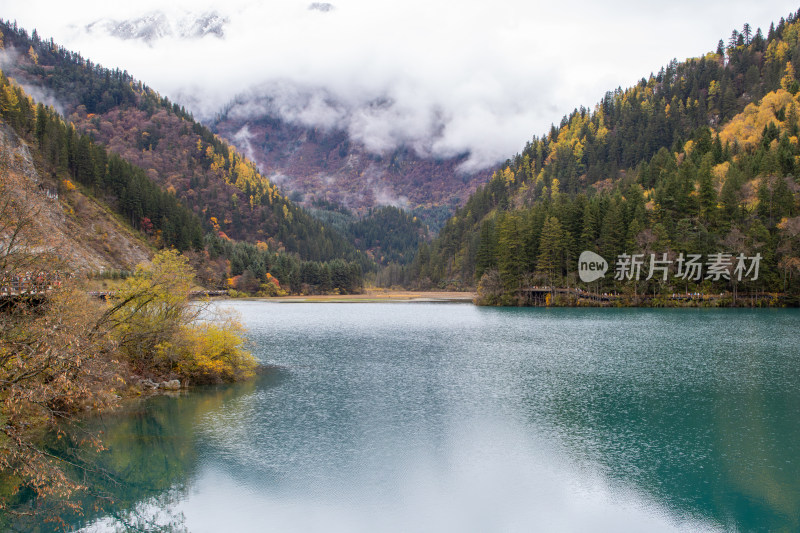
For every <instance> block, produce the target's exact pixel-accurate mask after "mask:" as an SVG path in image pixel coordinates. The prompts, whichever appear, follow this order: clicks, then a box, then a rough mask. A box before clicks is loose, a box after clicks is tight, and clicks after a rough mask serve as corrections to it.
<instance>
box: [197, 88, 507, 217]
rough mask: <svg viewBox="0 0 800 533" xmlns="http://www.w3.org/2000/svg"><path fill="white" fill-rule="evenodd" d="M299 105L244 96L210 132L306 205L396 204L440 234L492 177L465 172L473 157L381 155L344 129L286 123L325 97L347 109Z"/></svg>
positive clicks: (396, 150)
mask: <svg viewBox="0 0 800 533" xmlns="http://www.w3.org/2000/svg"><path fill="white" fill-rule="evenodd" d="M270 92H280V91H274V90H273V91H270ZM297 98H298V99H302V100H303V103H302V107H303V110H301V111H298V110H291V111H287V109H286V107H287V105H286V103H285V102H277V101H275V99H273V98H269V97H266V96H264V97H258V96H250V97H242V98H241V99H239V100H237V101H236V102H234V103H232V104H230V105H229V106H228V107H227V109H226V110H225V111H224V112H223V113H222V114H221V115H220V116H218V117H217V118H216V120H215V121H214V122H213V123H212V124H211V128H212V129H213V130H214V131H215V132H216V133H217V134H219V135H220V136H222V137H223V138H225V139H227V140H228V141H229V142H230V143H232V144H233V145H235V146H236V147H237V148H239V150H241V151H242V152H243V153H246V154H247V155H248V157H249V158H250V159H251V160H253V161H254V162H256V163H257V165H258V168H259V169H260V170H261V171H262V172H264V174H266V175H267V176H269V177H270V178H271V179H272V180H273V181H274V182H276V183H278V184H279V185H280V187H281V188H282V189H283V190H286V191H287V192H288V193H290V196H291V198H292V199H294V200H296V201H298V202H299V203H301V204H302V205H305V206H310V205H313V203H314V202H315V201H320V200H323V201H325V202H331V203H336V204H340V205H342V206H345V207H347V208H349V209H351V210H355V211H356V212H364V211H366V210H368V209H369V208H373V207H378V206H383V205H391V206H395V207H401V208H404V209H407V210H409V211H410V212H412V213H414V214H415V215H417V216H418V217H420V218H421V219H422V220H423V221H424V222H426V223H427V224H428V225H429V226H430V227H431V228H433V229H438V228H440V227H441V225H442V223H443V222H444V220H446V219H447V217H449V216H450V215H451V214H452V213H453V212H454V210H455V209H456V208H457V207H459V206H460V205H462V204H463V203H464V202H465V201H466V199H467V198H468V197H469V195H470V194H472V193H473V192H474V191H475V189H476V188H477V187H478V185H480V184H482V183H485V182H486V181H487V180H488V179H489V177H490V176H491V173H492V172H491V170H482V171H474V170H472V171H469V170H463V169H462V168H461V167H462V165H463V164H464V162H465V161H466V160H467V159H468V154H461V155H460V156H457V157H449V158H437V157H434V156H432V155H428V156H421V155H419V154H418V153H417V149H415V148H414V147H413V146H411V145H401V146H399V147H391V148H389V149H386V150H376V149H374V148H370V147H367V146H366V145H365V144H364V143H363V142H359V141H358V140H355V139H353V138H352V136H351V135H350V134H349V133H348V131H346V129H343V127H342V126H341V125H337V124H333V125H331V127H329V128H321V127H312V126H307V125H305V124H303V122H302V121H301V120H299V118H298V119H297V120H289V119H287V118H284V117H283V116H282V114H291V115H295V114H297V115H299V114H302V113H304V112H308V109H311V108H313V107H314V106H313V101H314V100H316V99H320V98H322V99H324V100H326V101H327V103H326V104H325V106H326V107H329V108H336V109H340V108H343V106H342V105H341V104H339V103H337V102H335V101H330V96H325V95H322V96H321V95H317V94H310V95H297ZM298 105H299V104H298ZM376 105H379V103H378V104H376ZM341 112H342V113H352V112H353V110H346V109H341Z"/></svg>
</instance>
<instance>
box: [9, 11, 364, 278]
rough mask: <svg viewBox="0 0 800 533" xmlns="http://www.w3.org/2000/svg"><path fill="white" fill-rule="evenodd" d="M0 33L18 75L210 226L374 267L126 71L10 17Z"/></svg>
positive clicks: (304, 253)
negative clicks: (46, 37)
mask: <svg viewBox="0 0 800 533" xmlns="http://www.w3.org/2000/svg"><path fill="white" fill-rule="evenodd" d="M0 32H2V44H3V48H4V50H3V57H2V67H3V70H4V72H5V73H6V74H7V75H8V76H9V77H12V78H14V79H15V80H16V81H17V82H18V83H20V84H21V85H22V86H23V87H24V88H25V89H26V90H27V92H28V93H30V94H33V95H35V96H36V97H37V99H38V100H40V101H42V102H45V103H51V104H53V105H55V106H56V108H57V109H59V110H61V111H63V114H64V115H65V117H66V118H67V119H68V120H69V122H71V123H72V124H74V125H75V127H76V129H77V131H78V132H81V133H84V134H86V135H87V136H89V137H90V138H92V139H94V140H95V141H97V142H98V143H99V144H101V145H103V146H105V147H108V149H109V151H110V152H112V153H115V154H117V155H119V156H121V157H122V158H124V159H125V160H127V161H129V162H130V163H132V164H134V165H135V166H137V167H140V168H142V169H145V171H146V173H147V175H148V177H149V178H150V179H151V180H152V181H153V182H154V183H156V184H157V185H159V186H160V187H161V188H162V189H164V190H166V191H168V192H170V194H173V195H174V196H175V197H176V198H177V199H178V200H180V202H181V203H183V204H184V205H186V206H188V207H189V208H190V209H191V210H192V212H193V213H194V214H195V215H196V216H197V217H198V218H199V219H200V220H201V221H202V224H203V229H204V230H205V231H207V232H213V233H214V234H216V235H220V236H222V237H223V238H231V239H236V240H243V241H249V242H251V243H257V242H263V243H264V244H265V245H266V246H267V247H268V248H269V249H270V250H272V251H274V252H284V251H285V252H291V253H297V254H299V256H300V257H301V258H302V259H306V260H314V261H325V260H330V259H335V258H344V259H348V260H359V261H362V262H363V263H364V264H365V265H366V264H367V263H368V262H367V261H366V260H365V259H364V258H363V254H360V253H359V252H358V251H357V250H356V249H355V247H354V246H353V245H352V243H349V242H348V241H347V240H346V239H344V238H343V237H342V236H341V235H339V234H338V233H336V232H335V231H331V230H330V229H328V228H325V227H324V226H323V225H322V224H321V223H320V222H318V221H317V220H315V219H314V218H312V217H311V216H310V215H309V214H308V213H307V212H306V211H305V210H303V209H302V208H300V207H298V206H297V205H296V204H295V203H293V202H291V201H290V200H288V198H286V197H285V196H284V195H283V194H282V193H281V191H280V190H279V189H278V188H277V187H276V186H275V184H273V183H272V182H270V181H269V180H268V179H267V178H265V177H264V176H263V175H261V173H260V172H259V171H258V169H257V168H256V166H255V164H254V163H253V162H251V161H250V160H248V159H247V158H246V157H244V156H243V155H242V154H240V153H239V152H237V151H236V150H235V149H234V147H232V146H231V145H229V144H228V143H226V142H225V141H224V140H222V139H220V138H219V137H217V136H215V135H214V134H213V133H212V132H211V131H210V130H209V129H208V128H206V127H205V126H203V125H202V124H200V123H198V122H196V121H195V120H194V119H193V118H192V116H191V115H190V114H189V113H187V112H186V111H185V110H184V109H183V108H181V107H180V106H178V105H177V104H173V103H171V102H170V101H169V100H168V99H167V98H163V97H161V96H160V95H159V94H158V93H156V92H155V91H154V90H152V89H151V88H149V87H147V86H146V85H144V84H143V83H142V82H140V81H137V80H134V79H133V78H132V77H131V76H130V75H129V74H128V73H127V72H124V71H120V70H118V69H116V70H109V69H106V68H103V67H101V66H99V65H96V64H94V63H92V62H91V61H90V60H87V59H84V58H83V57H81V56H80V55H79V54H76V53H74V52H70V51H69V50H66V49H65V48H63V47H60V46H58V45H56V44H55V43H54V42H53V41H52V40H49V41H44V40H42V39H41V38H40V37H39V36H38V34H37V33H36V31H34V32H33V33H32V34H31V36H28V35H27V33H26V32H25V31H24V30H23V29H20V28H18V27H17V26H16V24H9V23H7V22H2V23H0ZM92 164H93V165H97V164H99V162H98V161H92ZM134 222H135V223H136V224H138V223H139V222H136V221H134Z"/></svg>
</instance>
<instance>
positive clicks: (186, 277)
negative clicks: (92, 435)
mask: <svg viewBox="0 0 800 533" xmlns="http://www.w3.org/2000/svg"><path fill="white" fill-rule="evenodd" d="M193 286H194V272H193V270H192V268H191V267H190V266H189V263H188V260H187V259H186V258H185V257H184V256H182V255H180V254H179V253H178V252H176V251H174V250H167V251H162V252H160V253H158V254H156V256H155V257H154V258H153V261H152V263H150V264H141V265H139V266H137V268H136V271H135V272H134V274H133V276H131V277H130V278H128V279H127V280H126V281H125V283H124V284H123V286H122V288H121V289H120V290H119V291H118V293H117V295H116V296H115V298H114V300H113V302H112V306H111V308H110V309H109V311H108V313H109V315H110V316H111V321H112V322H113V325H114V335H115V338H116V339H117V340H118V342H119V345H120V349H121V350H122V352H123V353H124V354H125V355H126V357H127V359H128V360H129V361H130V362H131V364H132V365H133V367H134V368H135V369H136V370H137V371H138V372H140V373H142V374H154V375H156V376H159V377H176V376H177V377H178V378H181V379H188V380H190V381H192V382H203V383H205V382H221V381H235V380H237V379H242V378H245V377H249V376H251V375H252V374H253V370H254V369H255V367H256V361H255V359H254V358H253V356H252V355H251V354H250V353H249V352H247V351H246V350H244V348H243V343H244V337H243V331H244V328H243V327H242V326H241V324H239V322H238V321H236V320H235V319H234V318H232V317H223V318H222V320H220V321H219V322H210V321H208V320H203V319H202V318H201V317H202V316H203V312H204V310H205V309H204V306H203V305H201V304H200V303H198V302H192V301H191V300H190V297H191V290H192V287H193Z"/></svg>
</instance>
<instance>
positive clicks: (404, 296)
mask: <svg viewBox="0 0 800 533" xmlns="http://www.w3.org/2000/svg"><path fill="white" fill-rule="evenodd" d="M475 296H476V294H475V293H474V292H452V291H430V292H428V291H405V290H388V289H368V290H365V291H364V292H363V293H361V294H315V295H308V296H296V295H292V296H261V297H258V296H253V297H245V298H230V299H231V300H253V301H259V302H276V303H387V302H452V303H461V302H469V303H472V302H473V300H474V298H475Z"/></svg>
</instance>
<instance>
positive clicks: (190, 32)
mask: <svg viewBox="0 0 800 533" xmlns="http://www.w3.org/2000/svg"><path fill="white" fill-rule="evenodd" d="M228 22H229V20H228V18H227V17H225V16H223V15H221V14H220V13H218V12H217V11H207V12H203V13H181V14H171V15H168V14H167V13H165V12H164V11H150V12H148V13H145V14H143V15H141V16H137V17H131V18H128V19H124V20H116V19H108V18H106V19H100V20H96V21H94V22H92V23H90V24H88V25H87V26H86V30H87V31H88V32H89V33H95V34H96V33H101V34H106V35H109V36H111V37H116V38H118V39H122V40H139V41H144V42H146V43H148V44H152V43H154V42H155V41H158V40H160V39H163V38H165V37H178V38H181V39H201V38H203V37H205V36H207V35H212V36H215V37H218V38H222V37H224V36H225V26H226V25H227V23H228Z"/></svg>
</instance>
